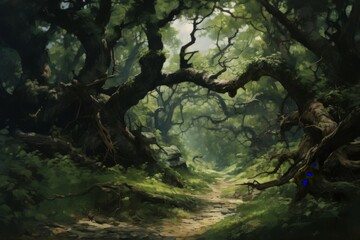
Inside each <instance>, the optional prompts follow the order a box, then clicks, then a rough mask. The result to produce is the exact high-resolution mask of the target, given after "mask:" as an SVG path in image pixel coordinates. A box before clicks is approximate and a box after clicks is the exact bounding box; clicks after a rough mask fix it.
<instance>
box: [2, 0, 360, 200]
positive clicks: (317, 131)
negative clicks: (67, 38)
mask: <svg viewBox="0 0 360 240" xmlns="http://www.w3.org/2000/svg"><path fill="white" fill-rule="evenodd" d="M19 2H20V3H21V4H19V5H16V6H13V5H12V4H11V3H10V1H5V2H4V3H3V6H2V9H11V8H15V9H17V11H20V9H19V8H17V7H20V6H22V7H25V9H26V8H31V9H39V10H37V11H35V13H34V14H31V16H34V17H35V18H36V19H38V20H42V21H46V22H48V23H49V24H52V25H56V26H57V27H60V28H63V29H65V30H66V31H68V32H69V33H72V34H74V35H75V36H76V37H77V38H78V40H79V41H80V42H81V44H82V46H83V48H84V50H85V54H86V61H85V64H84V66H83V68H82V70H81V71H80V73H79V75H78V76H76V77H75V78H74V80H73V82H72V83H71V84H63V85H62V86H61V87H60V88H59V89H55V91H54V90H51V89H50V88H49V87H48V86H43V87H38V86H36V87H34V86H33V85H31V86H32V87H31V91H30V90H29V88H30V87H29V85H25V86H27V87H26V88H25V89H27V90H25V91H21V93H22V94H23V93H25V95H27V96H28V97H29V98H31V97H32V96H34V95H35V96H38V98H39V99H40V100H38V101H34V103H32V104H31V105H32V106H31V108H29V109H30V111H26V110H24V109H23V110H22V111H23V112H21V114H19V113H18V112H17V110H16V106H17V104H19V102H22V101H23V97H20V92H19V93H17V92H15V93H14V94H13V95H11V96H7V95H6V94H4V95H3V96H1V97H2V98H5V99H9V102H11V104H12V106H13V107H12V108H10V109H7V110H5V111H7V112H5V113H4V114H2V115H1V116H4V117H3V119H2V122H6V121H8V122H11V123H12V127H13V128H14V129H15V128H20V129H22V130H23V131H35V132H39V133H42V134H51V129H52V128H53V127H54V126H56V127H58V128H60V129H61V130H62V132H61V133H62V134H61V135H62V136H61V137H64V138H67V139H69V141H70V142H71V144H73V145H75V146H76V147H82V148H83V151H84V153H85V154H86V155H89V156H94V155H95V156H104V157H103V161H104V163H105V164H106V165H107V166H112V165H114V164H117V163H119V164H124V165H129V164H132V163H142V162H155V159H154V158H153V154H152V152H151V149H150V148H149V144H148V143H146V141H145V140H144V139H143V138H142V137H141V135H139V134H137V133H136V132H130V131H129V130H128V129H127V127H126V123H125V114H126V112H127V111H128V110H129V109H130V108H131V107H132V106H134V105H136V104H137V103H138V102H139V101H140V100H141V99H143V98H144V97H145V96H146V95H147V94H148V93H149V92H151V91H153V90H155V89H156V88H158V87H159V86H163V85H165V86H174V85H176V84H179V83H182V82H191V83H194V84H196V85H199V86H201V87H203V88H207V89H209V90H210V91H214V92H217V93H228V94H229V96H230V97H234V96H236V94H237V90H238V89H239V88H244V87H246V84H248V83H249V82H251V81H258V80H260V79H261V78H263V77H270V78H272V79H274V80H275V81H278V82H279V83H280V84H281V85H282V86H283V88H284V89H285V90H286V91H287V93H288V94H289V96H290V98H291V99H292V100H293V101H294V102H295V104H296V106H297V108H298V111H296V112H293V113H291V114H288V115H283V116H280V117H281V118H280V122H281V128H282V129H283V130H287V129H290V128H291V127H292V126H297V125H299V126H301V127H302V128H303V129H304V136H303V138H302V140H301V142H300V144H299V148H298V150H297V151H296V152H292V153H287V154H286V155H284V156H280V157H279V159H280V160H281V159H284V157H285V158H291V159H293V162H294V163H293V165H292V166H290V168H289V169H288V171H287V172H286V173H285V174H284V175H283V176H281V177H280V179H278V180H275V181H271V182H268V183H257V182H254V183H247V185H249V186H251V187H255V188H257V189H265V188H268V187H272V186H279V185H282V184H285V183H287V182H289V181H290V180H291V179H295V182H296V184H297V185H298V194H297V198H301V197H303V196H304V195H305V194H306V193H311V194H314V195H321V196H326V197H329V196H330V197H340V198H341V197H346V198H350V197H352V196H355V195H356V194H354V193H355V192H358V189H359V187H358V186H357V184H356V181H355V180H356V179H357V177H355V178H349V176H348V175H347V174H346V173H347V172H348V171H350V170H349V168H353V169H354V168H355V171H358V170H357V167H356V166H357V163H356V161H353V160H354V159H350V160H349V159H348V158H351V156H353V155H354V154H353V152H354V151H355V152H357V150H356V149H357V147H356V146H358V143H357V142H356V143H351V141H353V140H354V139H356V138H357V137H358V136H359V132H360V131H359V130H360V129H359V126H358V125H357V124H356V123H357V122H358V121H359V117H360V109H359V103H360V101H359V97H358V94H357V92H356V90H357V89H358V88H359V72H358V70H357V67H358V66H360V64H359V63H360V55H359V44H360V41H359V34H360V33H359V21H360V13H359V11H360V1H355V0H354V1H346V2H341V3H340V2H339V1H332V0H328V1H327V0H324V1H322V4H320V5H318V4H317V3H309V2H302V3H295V1H290V0H289V1H270V0H259V1H256V2H255V1H249V2H247V3H244V4H238V5H239V6H240V7H235V9H234V10H232V9H231V6H233V2H232V1H224V2H221V3H220V2H218V1H185V0H180V1H178V2H177V3H176V4H175V3H174V2H172V3H169V2H165V1H164V2H162V1H155V0H146V1H145V0H143V1H141V0H137V1H134V2H133V3H131V4H129V3H125V2H122V1H120V2H117V3H113V2H111V1H110V0H99V1H95V2H93V1H92V2H90V1H77V0H72V1H66V2H62V1H57V2H56V3H54V2H53V1H51V2H50V1H46V0H38V1H35V2H34V3H32V4H30V5H29V3H28V2H27V1H19ZM65 3H66V4H65ZM325 3H327V4H325ZM64 4H65V5H66V6H65V8H64V9H62V8H61V6H64ZM126 4H127V9H128V11H126V13H122V15H121V16H122V20H121V21H120V23H119V22H117V23H116V24H113V23H111V24H110V22H111V21H110V20H111V17H112V10H114V11H115V10H118V9H119V8H117V7H119V6H124V5H126ZM309 5H311V6H314V7H313V8H309V7H307V6H309ZM168 9H171V10H168ZM240 9H242V10H241V12H240ZM244 9H245V10H244ZM255 9H256V10H255ZM219 11H220V12H221V14H223V15H224V17H226V18H227V19H229V20H228V21H229V22H236V23H238V22H241V21H242V22H241V24H240V26H242V27H244V28H245V27H247V28H250V27H251V28H253V29H255V30H254V31H258V32H259V34H260V35H259V36H262V37H263V38H269V39H276V40H277V41H276V44H273V45H271V46H272V47H273V48H274V49H276V51H279V52H280V54H276V53H275V52H271V54H270V53H269V54H266V55H264V56H260V57H256V58H254V59H252V60H251V61H250V63H249V64H248V65H247V67H245V68H244V70H243V72H242V73H238V74H237V75H238V76H236V77H234V78H233V79H232V80H225V79H221V78H220V77H221V76H222V75H223V74H226V72H227V71H228V70H229V69H231V66H230V65H231V63H233V62H234V60H236V59H235V58H231V57H224V55H223V53H225V52H226V51H227V50H226V49H227V47H226V46H225V47H224V48H222V47H221V44H220V42H219V41H218V42H217V43H218V44H217V46H218V48H219V50H220V51H219V52H220V55H219V56H217V59H218V60H217V62H218V65H219V66H218V68H216V71H217V72H215V73H207V72H204V71H199V70H197V69H195V68H194V66H193V64H192V63H191V61H192V59H193V57H194V56H195V55H196V52H195V51H189V50H188V48H189V47H190V46H192V45H193V43H195V42H196V32H197V31H198V30H200V29H201V27H200V25H201V24H203V23H204V21H205V20H206V19H207V18H208V17H209V16H211V15H216V14H219ZM238 13H240V14H242V15H237V14H238ZM181 15H182V16H185V17H188V18H190V19H191V22H192V25H193V30H192V32H191V39H190V42H189V43H187V44H185V45H184V46H182V47H181V49H180V53H179V59H180V61H179V69H178V70H176V71H173V72H164V71H163V68H164V63H165V60H166V55H165V53H164V43H163V38H162V35H161V30H162V29H163V28H165V27H166V26H167V25H168V24H169V23H170V22H171V21H173V20H174V18H176V17H180V16H181ZM257 16H262V17H260V18H256V17H257ZM263 18H264V19H265V20H267V19H271V23H272V25H271V26H270V27H269V24H268V23H267V22H266V21H262V20H261V19H263ZM315 21H316V22H317V23H318V24H317V25H315V26H312V25H311V24H309V23H310V22H315ZM2 22H3V23H4V22H5V23H7V20H3V21H2ZM111 26H112V27H113V28H112V29H111V30H109V29H106V28H107V27H111ZM229 26H233V25H231V24H229ZM234 26H236V27H237V28H239V25H234ZM135 27H140V28H141V29H142V31H143V33H144V34H145V36H146V41H147V42H146V44H147V51H146V52H145V53H143V55H142V56H141V57H140V58H139V64H140V73H139V74H137V75H135V76H133V77H131V78H129V79H128V80H127V81H126V82H124V83H123V84H122V85H120V86H119V87H117V88H111V89H107V90H104V89H103V88H102V86H103V84H104V83H105V82H106V80H107V71H108V69H109V67H110V64H111V52H112V51H111V49H112V48H114V46H115V45H116V44H117V43H118V41H119V39H120V38H121V37H122V31H123V30H124V29H125V28H127V29H134V28H135ZM7 28H8V29H9V30H8V31H5V34H2V35H1V36H5V37H2V38H3V39H5V40H6V38H7V37H8V36H11V34H10V33H9V34H8V33H7V32H9V31H10V30H12V31H13V32H16V27H14V26H10V27H9V26H7ZM230 28H231V27H230ZM2 29H5V28H2ZM25 29H26V30H27V31H28V30H29V29H31V27H30V26H25ZM221 29H222V28H221ZM323 29H325V30H323ZM237 33H238V30H237V29H234V31H233V32H232V33H229V35H228V46H231V45H232V42H233V41H235V40H236V35H237ZM42 34H44V33H42ZM30 35H31V36H32V37H35V36H36V35H35V34H34V33H31V34H30ZM217 35H218V36H219V32H218V34H217ZM45 39H46V38H45ZM218 39H219V38H218ZM283 39H286V43H287V45H285V47H284V46H283V44H282V42H283V41H284V40H283ZM44 41H45V40H44ZM44 41H40V40H39V41H35V43H42V44H41V46H44V45H45V46H46V44H44V43H43V42H44ZM45 42H46V41H45ZM299 45H300V47H302V48H303V49H304V51H305V52H306V54H305V55H304V56H303V57H304V59H306V61H307V62H309V61H311V60H314V59H316V60H315V62H314V64H313V65H315V66H316V69H315V70H314V71H313V72H312V73H313V75H311V77H309V75H306V74H304V73H303V72H301V71H300V72H299V65H300V64H301V63H299V62H298V61H294V58H293V56H291V51H293V50H292V49H294V48H296V47H298V46H299ZM280 46H281V47H283V48H281V49H279V48H280ZM10 47H11V46H10ZM13 48H14V49H16V48H17V46H13ZM225 48H226V49H225ZM41 49H43V47H42V48H41ZM267 50H268V51H270V50H271V48H269V49H267ZM18 51H19V50H18ZM43 52H44V51H39V52H36V53H34V54H33V55H32V56H31V58H34V59H37V60H38V59H42V53H43ZM264 53H265V51H264ZM19 54H20V53H19ZM20 55H21V54H20ZM238 64H239V63H238ZM26 71H27V70H26V68H25V66H24V65H23V72H26ZM304 72H306V71H304ZM36 75H37V76H38V75H39V74H36ZM320 87H322V88H326V91H328V92H329V94H327V93H326V92H325V93H324V90H323V89H321V88H320ZM34 92H35V93H36V94H34ZM41 99H46V102H45V101H42V100H41ZM34 110H36V111H34ZM24 118H25V119H27V121H24ZM8 119H10V120H8ZM25 136H26V137H24V139H26V140H27V141H30V142H31V141H35V140H37V139H36V138H35V139H34V138H32V136H34V135H31V134H25ZM35 136H36V135H35ZM42 144H44V143H42ZM46 144H51V143H49V142H47V143H46ZM46 144H45V145H46ZM38 145H41V143H39V144H38ZM53 145H56V142H54V143H53ZM62 147H63V146H62ZM69 148H70V147H69ZM71 149H72V148H71ZM69 151H70V150H69ZM350 152H351V154H350ZM336 156H337V157H336ZM279 163H280V164H281V163H282V161H280V162H279ZM334 166H335V167H334ZM339 169H344V171H340V172H341V173H339V171H338V170H339ZM334 176H336V179H337V180H334Z"/></svg>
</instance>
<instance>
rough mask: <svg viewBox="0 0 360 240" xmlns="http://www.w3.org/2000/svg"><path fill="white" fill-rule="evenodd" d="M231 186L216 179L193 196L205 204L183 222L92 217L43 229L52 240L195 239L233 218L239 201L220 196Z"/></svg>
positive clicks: (222, 178) (220, 178) (182, 219)
mask: <svg viewBox="0 0 360 240" xmlns="http://www.w3.org/2000/svg"><path fill="white" fill-rule="evenodd" d="M234 186H235V183H234V182H230V181H229V180H225V178H224V177H219V178H217V179H216V182H215V183H213V184H210V185H209V187H210V189H211V190H210V191H209V192H207V193H204V194H199V195H192V196H193V197H197V198H199V199H200V200H203V201H204V202H206V203H207V204H206V206H205V207H203V208H202V209H200V210H199V211H196V212H192V213H191V216H188V217H186V218H185V217H184V218H178V219H170V218H164V219H161V220H160V221H154V222H153V223H147V224H142V223H139V224H134V223H128V222H120V221H116V220H114V219H113V218H106V217H95V218H94V219H91V220H90V219H89V218H83V219H80V220H78V221H77V223H75V224H72V225H63V224H51V225H47V226H45V227H43V229H44V228H46V230H47V231H46V232H48V233H50V234H51V235H52V237H53V239H109V240H110V239H154V240H155V239H168V240H170V239H174V240H176V239H196V238H197V237H199V236H201V234H203V233H204V232H206V231H207V230H208V229H209V228H210V227H211V226H212V225H214V224H216V223H218V222H220V221H221V220H223V219H224V218H225V217H227V216H232V215H235V214H236V207H237V205H239V204H241V203H242V200H241V199H239V198H232V197H225V196H224V195H223V194H222V193H223V192H224V191H225V190H226V189H229V188H232V187H234ZM39 237H40V236H39Z"/></svg>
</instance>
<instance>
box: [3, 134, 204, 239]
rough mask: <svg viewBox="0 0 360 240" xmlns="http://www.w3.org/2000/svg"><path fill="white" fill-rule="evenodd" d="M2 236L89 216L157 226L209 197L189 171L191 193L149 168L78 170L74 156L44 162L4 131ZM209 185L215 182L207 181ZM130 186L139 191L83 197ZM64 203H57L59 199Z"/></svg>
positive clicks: (186, 173)
mask: <svg viewBox="0 0 360 240" xmlns="http://www.w3.org/2000/svg"><path fill="white" fill-rule="evenodd" d="M0 146H1V148H0V231H1V236H2V237H3V236H7V235H9V236H10V235H11V236H14V235H13V234H14V233H15V232H16V233H21V232H26V231H31V229H32V228H33V227H35V226H36V225H38V224H41V223H44V222H66V223H71V222H72V221H76V220H77V219H80V218H84V217H85V218H86V217H89V216H93V215H95V216H108V217H112V218H114V219H118V220H124V221H134V222H138V221H142V222H149V221H156V219H160V218H163V217H172V218H174V219H176V218H177V217H184V216H186V215H188V212H189V211H194V210H196V209H198V208H200V207H202V206H203V204H204V203H203V202H201V201H200V200H199V199H197V198H195V197H191V196H190V195H191V194H193V193H199V192H203V191H207V185H206V184H205V182H204V181H203V180H201V177H202V176H200V175H198V174H197V173H193V172H192V170H190V171H186V170H183V171H182V173H181V174H183V175H184V178H185V179H186V181H185V184H186V187H185V188H176V187H173V186H170V185H167V184H165V183H164V182H162V173H158V174H155V175H152V176H149V175H148V174H147V172H146V170H145V169H146V166H145V165H144V166H142V167H141V168H134V167H130V168H128V169H123V168H122V167H120V166H116V167H113V168H99V169H98V170H90V169H88V168H86V167H79V166H76V165H75V164H74V163H73V161H72V160H71V159H70V158H69V157H68V156H62V155H55V156H54V157H52V158H44V157H43V156H42V155H40V154H39V153H38V152H26V151H25V150H24V146H23V145H22V144H21V143H19V142H18V141H17V140H15V139H13V138H12V137H10V136H9V135H8V132H7V130H5V129H3V130H1V131H0ZM207 177H208V179H210V178H211V176H207ZM99 183H103V184H107V183H109V184H114V185H116V186H121V184H122V183H126V184H128V185H129V186H131V188H133V189H135V190H136V191H135V192H134V190H131V189H128V188H119V189H120V191H119V192H116V194H114V193H113V192H106V191H102V190H99V189H94V190H91V191H89V192H87V193H86V194H79V196H73V197H66V196H67V195H69V194H75V195H76V194H77V193H81V192H82V191H84V189H87V188H89V187H91V186H92V185H94V184H99ZM59 195H61V196H64V198H58V199H53V200H49V199H51V198H53V197H54V196H59Z"/></svg>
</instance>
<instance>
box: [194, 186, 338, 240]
mask: <svg viewBox="0 0 360 240" xmlns="http://www.w3.org/2000/svg"><path fill="white" fill-rule="evenodd" d="M293 194H294V187H293V186H292V185H284V186H281V187H276V188H271V189H268V190H265V191H263V192H262V193H260V195H259V196H258V197H257V198H256V199H255V200H253V201H250V202H245V203H243V204H241V205H239V207H238V208H237V214H236V215H235V216H232V217H228V218H226V219H225V220H223V221H221V222H219V223H217V224H215V225H214V226H213V227H212V228H211V229H210V230H209V231H208V232H207V233H205V234H204V235H203V236H202V237H201V238H200V239H209V240H211V239H229V240H230V239H247V240H253V239H254V240H255V239H266V238H264V236H266V237H267V238H269V239H301V237H300V236H303V237H304V236H307V235H309V234H310V236H309V237H310V239H314V238H311V233H312V231H313V229H318V231H319V232H318V234H319V236H318V238H316V239H326V238H325V237H324V236H326V235H327V231H329V229H326V228H324V227H323V226H322V225H323V222H329V223H331V220H330V219H333V220H334V219H337V218H338V214H339V206H338V205H337V204H333V203H329V202H325V201H323V200H316V199H314V198H312V197H307V198H306V199H305V200H304V201H302V202H300V203H292V202H291V201H292V196H293ZM310 223H311V224H310ZM331 232H332V231H331ZM297 234H298V235H297Z"/></svg>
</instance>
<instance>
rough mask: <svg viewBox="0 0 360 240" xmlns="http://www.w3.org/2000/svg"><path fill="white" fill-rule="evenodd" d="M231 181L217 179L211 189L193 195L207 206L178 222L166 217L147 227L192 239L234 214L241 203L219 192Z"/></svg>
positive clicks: (174, 236) (172, 235)
mask: <svg viewBox="0 0 360 240" xmlns="http://www.w3.org/2000/svg"><path fill="white" fill-rule="evenodd" d="M232 185H233V183H229V182H226V181H225V180H224V179H222V178H221V179H218V181H217V182H216V184H214V185H211V186H210V187H211V189H212V191H211V192H209V193H207V194H205V195H195V196H196V197H198V198H200V199H203V200H204V201H206V202H209V203H210V204H209V206H208V207H206V208H204V209H202V210H201V211H200V212H198V213H195V214H194V215H193V216H192V217H190V218H184V219H181V220H180V222H179V223H174V222H172V221H169V220H167V219H164V220H163V221H162V222H161V225H159V226H154V227H149V229H150V230H153V231H155V232H157V233H159V234H160V235H161V236H164V237H173V238H175V239H192V238H194V237H196V236H199V235H201V234H202V233H204V232H205V231H206V230H207V229H208V228H209V227H210V226H211V225H214V224H215V223H217V222H220V221H221V220H223V219H224V218H225V217H226V216H231V215H234V214H235V210H236V206H237V205H238V204H240V203H242V200H240V199H230V198H222V197H221V193H222V191H223V190H225V189H226V188H229V187H231V186H232Z"/></svg>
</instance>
